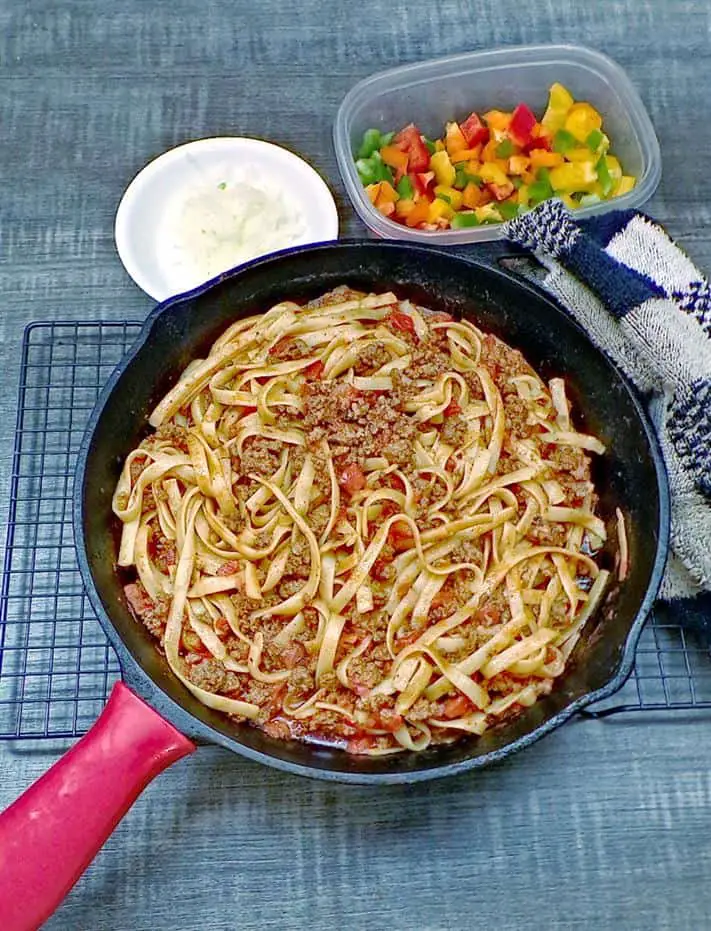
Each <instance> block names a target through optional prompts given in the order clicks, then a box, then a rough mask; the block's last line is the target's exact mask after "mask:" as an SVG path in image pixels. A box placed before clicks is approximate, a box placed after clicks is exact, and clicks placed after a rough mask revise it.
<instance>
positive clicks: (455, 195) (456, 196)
mask: <svg viewBox="0 0 711 931" xmlns="http://www.w3.org/2000/svg"><path fill="white" fill-rule="evenodd" d="M434 192H435V194H442V195H443V196H444V197H448V198H449V203H450V205H451V206H452V208H453V209H454V210H459V208H460V207H461V206H462V192H461V191H458V190H457V189H456V188H453V187H447V185H445V184H436V185H435V189H434Z"/></svg>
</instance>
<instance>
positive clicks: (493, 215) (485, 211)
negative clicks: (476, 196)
mask: <svg viewBox="0 0 711 931" xmlns="http://www.w3.org/2000/svg"><path fill="white" fill-rule="evenodd" d="M474 213H475V214H476V218H477V220H478V221H479V222H480V223H484V222H485V221H486V220H496V222H497V223H500V222H501V219H502V217H501V214H500V213H499V211H498V210H497V209H496V207H495V206H494V204H484V206H483V207H477V208H476V209H475V210H474Z"/></svg>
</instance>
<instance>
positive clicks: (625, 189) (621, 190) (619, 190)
mask: <svg viewBox="0 0 711 931" xmlns="http://www.w3.org/2000/svg"><path fill="white" fill-rule="evenodd" d="M609 157H610V156H609V155H608V160H609ZM636 180H637V179H636V178H635V177H634V176H633V175H622V177H621V178H620V180H619V182H618V184H617V187H616V188H614V189H613V191H612V196H613V197H622V195H623V194H629V192H630V191H631V190H632V188H633V187H634V186H635V182H636Z"/></svg>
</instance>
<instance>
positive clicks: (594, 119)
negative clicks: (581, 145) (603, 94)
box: [563, 103, 602, 142]
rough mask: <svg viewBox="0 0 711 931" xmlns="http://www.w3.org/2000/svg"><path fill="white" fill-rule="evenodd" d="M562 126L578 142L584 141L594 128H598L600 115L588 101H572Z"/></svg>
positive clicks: (600, 122) (600, 119)
mask: <svg viewBox="0 0 711 931" xmlns="http://www.w3.org/2000/svg"><path fill="white" fill-rule="evenodd" d="M563 126H564V128H565V129H567V130H568V132H569V133H572V135H573V136H575V138H576V139H577V140H578V142H585V140H586V139H587V138H588V136H589V135H590V133H591V132H592V131H593V130H594V129H600V127H601V126H602V117H601V116H600V114H599V113H598V112H597V110H596V109H595V108H594V107H591V106H590V104H589V103H574V104H573V106H572V107H571V108H570V110H569V111H568V115H567V116H566V118H565V123H564V124H563Z"/></svg>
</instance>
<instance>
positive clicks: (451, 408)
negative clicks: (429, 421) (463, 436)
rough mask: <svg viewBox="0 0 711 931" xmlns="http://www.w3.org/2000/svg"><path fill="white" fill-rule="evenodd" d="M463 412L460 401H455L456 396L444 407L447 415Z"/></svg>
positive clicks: (454, 415)
mask: <svg viewBox="0 0 711 931" xmlns="http://www.w3.org/2000/svg"><path fill="white" fill-rule="evenodd" d="M461 413H462V408H461V407H460V405H459V401H455V399H454V398H452V400H451V401H450V402H449V404H448V405H447V406H446V407H445V409H444V416H445V417H456V415H457V414H461Z"/></svg>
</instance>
